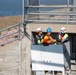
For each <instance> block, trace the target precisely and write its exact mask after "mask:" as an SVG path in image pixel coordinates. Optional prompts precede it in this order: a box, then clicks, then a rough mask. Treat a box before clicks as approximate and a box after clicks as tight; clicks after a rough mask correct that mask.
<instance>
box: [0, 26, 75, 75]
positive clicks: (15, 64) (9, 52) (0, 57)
mask: <svg viewBox="0 0 76 75" xmlns="http://www.w3.org/2000/svg"><path fill="white" fill-rule="evenodd" d="M28 28H29V27H27V31H28V32H29V35H31V30H29V29H28ZM21 43H22V50H21ZM30 44H31V42H30V40H29V39H28V38H27V37H25V38H23V39H22V42H21V41H19V40H17V41H13V42H12V43H8V44H7V45H5V46H2V47H0V75H31V68H30V62H31V61H30ZM21 53H22V54H21ZM21 56H22V57H21ZM21 64H22V65H21ZM72 69H73V70H75V71H76V66H75V65H72ZM57 75H62V74H61V73H58V74H57ZM70 75H76V74H70Z"/></svg>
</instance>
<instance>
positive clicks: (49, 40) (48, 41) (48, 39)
mask: <svg viewBox="0 0 76 75" xmlns="http://www.w3.org/2000/svg"><path fill="white" fill-rule="evenodd" d="M43 42H44V43H45V44H47V45H49V44H53V43H56V39H53V38H52V36H48V35H46V36H44V39H43Z"/></svg>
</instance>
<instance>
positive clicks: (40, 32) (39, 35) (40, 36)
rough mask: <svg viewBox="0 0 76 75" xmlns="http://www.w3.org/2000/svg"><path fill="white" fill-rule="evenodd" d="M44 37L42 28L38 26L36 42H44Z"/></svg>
mask: <svg viewBox="0 0 76 75" xmlns="http://www.w3.org/2000/svg"><path fill="white" fill-rule="evenodd" d="M43 38H44V35H43V33H42V29H41V28H37V34H36V36H35V39H34V42H35V44H43Z"/></svg>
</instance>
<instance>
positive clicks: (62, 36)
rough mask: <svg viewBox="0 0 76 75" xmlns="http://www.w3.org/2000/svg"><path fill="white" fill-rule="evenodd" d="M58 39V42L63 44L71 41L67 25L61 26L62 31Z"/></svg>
mask: <svg viewBox="0 0 76 75" xmlns="http://www.w3.org/2000/svg"><path fill="white" fill-rule="evenodd" d="M56 40H57V44H62V43H65V42H68V41H69V36H68V34H67V33H66V28H65V27H61V31H60V33H58V34H57V36H56Z"/></svg>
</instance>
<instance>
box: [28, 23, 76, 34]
mask: <svg viewBox="0 0 76 75" xmlns="http://www.w3.org/2000/svg"><path fill="white" fill-rule="evenodd" d="M27 26H28V27H29V28H28V29H27V30H29V31H30V32H31V31H36V29H37V28H38V27H41V28H42V30H43V31H46V29H47V28H48V27H50V28H52V32H60V29H61V27H65V28H66V31H67V33H76V25H72V24H70V25H69V24H68V25H67V24H51V23H50V24H48V23H45V24H39V23H36V24H35V23H31V24H28V25H27Z"/></svg>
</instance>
